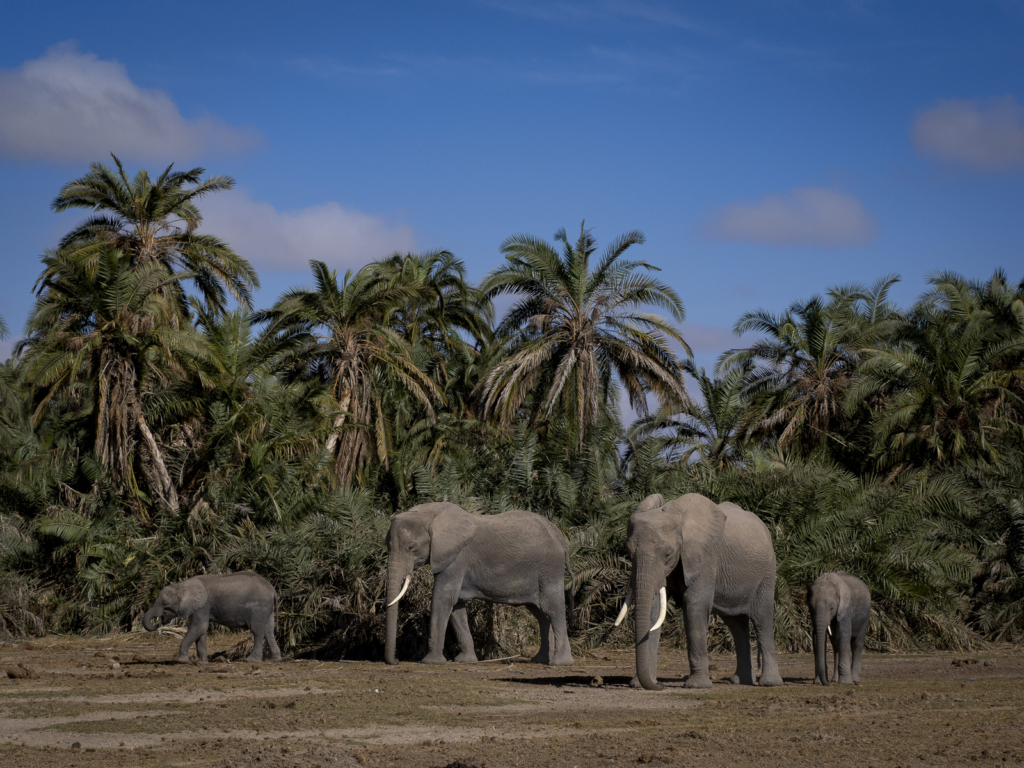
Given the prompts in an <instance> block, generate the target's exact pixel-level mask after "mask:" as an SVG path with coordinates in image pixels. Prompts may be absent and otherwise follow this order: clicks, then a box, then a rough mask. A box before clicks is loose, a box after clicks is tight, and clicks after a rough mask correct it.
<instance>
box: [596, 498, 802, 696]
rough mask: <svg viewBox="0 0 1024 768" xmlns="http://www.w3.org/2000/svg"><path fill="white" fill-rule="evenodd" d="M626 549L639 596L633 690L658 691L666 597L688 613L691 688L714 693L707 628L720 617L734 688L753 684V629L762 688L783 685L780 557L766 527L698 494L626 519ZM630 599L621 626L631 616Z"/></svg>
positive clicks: (644, 505)
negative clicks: (730, 647) (777, 629)
mask: <svg viewBox="0 0 1024 768" xmlns="http://www.w3.org/2000/svg"><path fill="white" fill-rule="evenodd" d="M626 548H627V550H628V551H629V556H630V559H631V560H632V563H633V572H632V576H631V577H630V593H631V595H635V596H636V678H634V680H633V681H632V683H631V685H633V686H634V687H641V686H642V687H643V688H646V689H647V690H654V691H660V690H661V689H662V688H663V685H662V684H661V683H659V682H658V679H657V674H658V640H659V638H660V635H661V629H660V628H661V624H662V622H664V620H665V613H666V610H667V608H668V604H667V595H668V594H671V595H672V598H673V599H674V600H675V602H676V604H677V605H679V606H681V607H682V609H683V619H684V621H685V624H686V650H687V656H688V657H689V662H690V675H689V677H687V678H686V682H685V683H684V685H685V687H687V688H710V687H711V677H710V676H709V675H708V620H709V619H710V618H711V614H716V615H718V616H721V617H722V619H723V620H724V621H725V624H726V626H727V627H728V628H729V631H730V632H732V636H733V640H734V641H735V644H736V673H735V674H734V675H733V677H732V682H734V683H743V684H747V685H753V684H754V669H753V664H752V663H751V655H750V628H749V624H750V622H753V624H754V632H755V633H756V634H757V642H758V646H759V647H760V649H761V657H762V662H763V668H762V672H761V677H760V678H759V681H758V682H760V684H761V685H781V684H782V678H781V677H780V676H779V668H778V662H777V661H776V659H775V638H774V612H775V550H774V548H773V547H772V539H771V535H770V534H769V533H768V529H767V528H766V527H765V525H764V523H762V522H761V520H760V519H759V518H758V517H757V516H756V515H754V514H752V513H750V512H747V511H746V510H743V509H740V508H739V507H738V506H736V505H735V504H732V503H729V502H725V503H723V504H715V503H714V502H713V501H711V500H710V499H707V498H705V497H704V496H701V495H700V494H696V493H689V494H686V495H685V496H680V497H679V498H678V499H675V500H673V501H670V502H668V503H667V504H666V503H665V499H664V497H663V496H662V495H661V494H654V495H653V496H648V497H647V498H646V499H644V500H643V501H642V502H641V503H640V505H639V506H638V507H637V509H636V511H635V512H634V513H633V515H632V517H630V519H629V531H628V539H627V541H626ZM629 602H630V595H627V597H626V603H625V604H624V605H623V606H622V611H621V612H620V613H619V618H618V620H617V621H616V624H619V623H621V621H622V619H624V618H625V616H626V611H627V610H628V608H629Z"/></svg>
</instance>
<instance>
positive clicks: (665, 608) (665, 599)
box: [650, 587, 668, 632]
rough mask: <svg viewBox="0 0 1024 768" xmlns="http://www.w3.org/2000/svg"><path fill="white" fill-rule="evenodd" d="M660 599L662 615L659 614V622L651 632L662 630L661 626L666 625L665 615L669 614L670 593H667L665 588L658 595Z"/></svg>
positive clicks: (655, 623)
mask: <svg viewBox="0 0 1024 768" xmlns="http://www.w3.org/2000/svg"><path fill="white" fill-rule="evenodd" d="M658 597H660V598H661V613H659V614H658V620H657V621H656V622H654V626H653V627H651V629H650V631H651V632H653V631H654V630H656V629H660V628H661V625H662V624H664V623H665V615H666V614H667V613H668V593H667V592H665V588H664V587H662V588H661V591H660V592H659V593H658Z"/></svg>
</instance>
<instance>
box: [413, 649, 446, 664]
mask: <svg viewBox="0 0 1024 768" xmlns="http://www.w3.org/2000/svg"><path fill="white" fill-rule="evenodd" d="M447 663H448V659H446V658H445V657H444V654H443V653H438V652H434V653H428V654H427V655H426V656H424V657H423V658H422V659H420V664H447Z"/></svg>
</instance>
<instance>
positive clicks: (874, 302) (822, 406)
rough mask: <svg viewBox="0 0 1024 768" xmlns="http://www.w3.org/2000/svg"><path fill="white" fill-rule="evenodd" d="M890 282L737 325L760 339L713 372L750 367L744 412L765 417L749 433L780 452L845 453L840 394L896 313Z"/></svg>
mask: <svg viewBox="0 0 1024 768" xmlns="http://www.w3.org/2000/svg"><path fill="white" fill-rule="evenodd" d="M897 280H898V278H896V277H892V276H886V277H883V278H882V279H880V280H879V281H877V282H876V283H875V284H874V286H872V288H871V289H870V290H865V289H863V288H861V287H860V286H856V285H854V286H849V287H840V288H833V289H832V290H830V291H829V294H828V298H827V299H826V298H822V297H820V296H814V297H812V298H811V299H810V300H809V301H806V302H799V301H798V302H794V303H793V304H791V305H790V306H789V308H788V309H787V310H786V312H784V313H783V314H781V315H777V316H776V315H773V314H771V313H770V312H767V311H765V310H763V309H759V310H755V311H753V312H746V313H744V314H743V315H742V316H741V317H740V319H739V321H738V322H737V323H736V327H735V328H734V329H733V330H734V332H735V333H736V334H743V333H746V332H749V331H755V332H759V333H762V334H765V336H766V338H763V339H761V340H759V341H756V342H755V343H754V344H752V345H751V346H750V347H747V348H745V349H733V350H729V351H728V352H726V353H725V354H724V355H723V356H722V358H721V360H719V362H718V365H717V367H716V372H717V373H727V372H728V371H730V370H731V369H733V368H735V367H737V366H745V365H748V364H749V363H750V362H755V363H757V366H756V367H755V368H754V370H753V371H752V372H750V373H749V374H748V379H747V388H746V393H747V394H748V395H749V396H750V398H751V404H752V405H753V406H754V407H755V408H761V409H763V410H764V411H765V415H764V416H763V418H762V419H761V420H760V423H759V424H758V425H757V429H756V430H755V431H756V432H758V433H760V434H761V435H763V436H768V435H773V436H775V437H776V438H777V440H778V442H779V445H780V446H781V447H786V446H789V445H798V446H801V447H803V448H804V449H805V450H806V449H807V448H809V447H811V446H823V445H826V444H827V441H828V440H833V441H836V442H837V443H838V444H840V445H845V444H844V441H843V440H842V438H841V434H842V433H843V431H844V426H845V422H846V414H845V412H844V408H843V406H844V394H845V392H846V390H847V389H848V388H849V387H850V386H851V385H852V383H853V381H854V378H855V375H856V370H857V366H858V364H859V362H860V357H861V354H862V352H863V350H864V349H865V348H867V346H868V345H870V344H871V343H872V342H873V341H874V340H876V339H879V338H881V337H883V336H884V334H885V333H886V332H887V331H888V330H889V329H890V328H891V327H892V323H893V321H894V318H895V317H896V316H897V314H898V313H897V310H896V309H895V308H894V307H893V306H892V305H891V304H890V303H889V300H888V292H889V289H890V288H891V287H892V285H893V284H895V283H896V282H897Z"/></svg>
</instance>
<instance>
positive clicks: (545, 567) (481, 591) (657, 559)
mask: <svg viewBox="0 0 1024 768" xmlns="http://www.w3.org/2000/svg"><path fill="white" fill-rule="evenodd" d="M387 547H388V569H387V593H386V598H385V599H386V603H387V626H386V637H385V645H384V659H385V661H386V662H387V663H388V664H397V663H398V659H397V658H396V656H395V646H396V634H397V628H398V607H399V601H400V600H401V599H402V597H403V596H404V595H405V593H406V590H407V589H408V588H409V583H410V580H411V578H412V574H413V572H414V571H415V570H416V569H417V568H419V567H421V566H423V565H426V564H428V563H429V564H430V569H431V571H432V572H433V574H434V588H433V593H432V597H431V608H430V636H429V638H428V646H427V647H428V650H427V655H426V656H425V657H424V658H423V659H422V661H423V662H425V663H428V664H441V663H444V662H445V657H444V654H443V648H444V638H445V631H446V629H447V627H448V624H449V622H450V623H451V626H452V628H453V629H454V631H455V636H456V639H457V641H458V644H459V653H458V655H457V656H456V657H455V661H456V662H474V661H476V660H477V658H476V651H475V650H474V648H473V638H472V635H471V634H470V630H469V621H468V619H467V616H466V601H467V600H473V599H482V600H489V601H491V602H494V603H504V604H507V605H524V606H526V607H527V608H528V609H529V611H530V612H531V613H532V614H533V615H534V617H536V619H537V621H538V622H539V624H540V650H539V652H538V653H537V655H536V656H534V657H533V659H532V661H534V662H538V663H543V664H550V665H553V666H570V665H572V663H573V658H572V652H571V650H570V647H569V636H568V633H567V629H566V597H567V596H568V599H569V600H570V611H571V610H572V606H571V600H572V594H573V589H572V587H570V589H569V590H566V589H565V573H566V571H570V569H569V554H568V550H567V547H566V542H565V538H564V537H563V536H562V533H561V531H559V530H558V528H556V527H555V526H554V525H553V524H552V523H551V522H550V521H549V520H547V519H546V518H544V517H542V516H540V515H537V514H534V513H532V512H525V511H522V510H516V511H511V512H503V513H502V514H498V515H474V514H471V513H469V512H467V511H465V510H464V509H462V508H461V507H459V506H457V505H455V504H451V503H448V502H437V503H429V504H420V505H419V506H416V507H413V508H412V509H410V510H408V511H406V512H402V513H400V514H397V515H395V516H394V517H393V518H392V520H391V528H390V530H389V531H388V537H387ZM626 549H627V551H628V553H629V557H630V560H631V562H632V573H631V575H630V584H629V591H628V592H627V594H626V600H625V602H624V603H623V606H622V610H621V612H620V613H619V616H618V618H617V620H616V622H615V623H616V625H618V624H620V623H621V622H622V621H623V620H624V619H625V617H626V614H627V612H628V610H629V608H630V606H631V605H635V606H636V617H635V622H634V624H635V627H636V643H635V646H636V677H634V678H633V681H632V682H631V685H632V686H633V687H635V688H645V689H647V690H661V689H662V687H663V686H662V684H661V683H659V682H658V640H659V636H660V634H661V626H662V624H663V623H664V621H665V615H666V611H667V608H668V597H669V596H670V595H671V597H672V598H673V600H675V603H676V605H677V607H679V608H680V609H681V611H682V613H683V620H684V624H685V627H686V648H687V655H688V661H689V665H690V674H689V676H688V677H687V678H686V680H685V682H684V686H685V687H687V688H709V687H710V686H711V677H710V675H709V673H708V651H707V640H708V622H709V621H710V619H711V616H712V615H716V616H719V617H721V619H722V620H723V622H724V623H725V625H726V627H728V629H729V631H730V632H731V634H732V637H733V641H734V644H735V647H736V671H735V673H734V674H733V675H732V677H731V678H730V679H731V681H732V682H733V683H740V684H746V685H753V684H754V682H755V680H754V666H753V663H752V658H751V645H750V629H751V625H753V630H754V634H755V635H756V637H757V643H758V648H759V650H760V655H761V659H762V668H761V675H760V676H759V677H758V678H757V682H758V683H759V684H760V685H765V686H770V685H781V684H782V677H781V676H780V675H779V668H778V662H777V660H776V657H775V640H774V600H775V551H774V548H773V546H772V540H771V535H770V534H769V532H768V529H767V528H766V527H765V525H764V523H763V522H761V520H760V518H758V517H757V516H756V515H754V514H753V513H751V512H748V511H746V510H744V509H741V508H740V507H738V506H736V505H735V504H732V503H730V502H723V503H721V504H715V503H714V502H713V501H711V500H710V499H707V498H705V497H704V496H701V495H699V494H696V493H690V494H686V495H685V496H680V497H679V498H677V499H674V500H672V501H669V502H666V501H665V499H664V498H663V497H662V496H661V494H654V495H652V496H648V497H647V498H646V499H644V500H643V501H642V502H641V503H640V505H639V506H638V507H637V509H636V511H635V512H634V513H633V515H632V516H631V517H630V520H629V529H628V538H627V541H626ZM570 578H571V571H570ZM808 607H809V608H810V612H811V624H812V628H813V642H814V673H815V678H814V680H815V683H820V684H822V685H828V684H829V682H830V678H829V674H828V661H827V652H826V638H827V637H828V638H830V639H831V644H832V649H833V654H834V656H835V660H834V663H833V675H832V678H831V682H836V681H838V682H840V683H859V682H860V667H861V655H862V653H863V651H864V639H865V636H866V634H867V629H868V619H869V617H870V613H871V595H870V592H869V590H868V588H867V586H866V585H865V584H864V582H862V581H861V580H860V579H858V578H856V577H855V576H851V575H849V574H847V573H843V572H836V573H826V574H823V575H822V576H820V577H819V578H818V579H817V580H816V581H815V582H814V583H813V584H812V585H811V587H810V589H809V591H808ZM276 613H277V593H276V591H275V590H274V587H273V586H272V585H271V584H270V583H269V582H268V581H266V580H265V579H264V578H262V577H261V576H259V575H257V574H256V573H253V572H252V571H241V572H238V573H232V574H229V575H221V576H217V575H205V576H196V577H194V578H191V579H186V580H185V581H181V582H178V583H177V584H171V585H169V586H167V587H164V588H163V589H162V590H161V591H160V594H159V596H158V597H157V599H156V602H154V603H153V605H152V607H150V609H149V610H148V611H146V613H145V615H144V617H143V620H142V623H143V626H144V627H145V628H146V629H147V630H149V631H153V630H155V629H156V627H157V621H156V620H157V619H158V618H159V619H161V620H162V621H163V622H164V623H166V622H169V621H172V620H174V619H176V618H185V617H189V626H188V631H187V633H186V635H185V637H184V639H183V640H182V642H181V647H180V649H179V652H178V661H179V662H187V661H188V651H189V648H190V647H191V645H192V644H193V643H195V645H196V653H197V655H198V657H199V661H200V663H205V662H206V661H207V655H206V633H207V630H208V629H209V625H210V622H215V623H217V624H221V625H223V626H226V627H246V628H248V629H249V630H251V631H252V633H253V638H254V643H253V650H252V653H250V654H249V656H248V660H249V661H260V660H261V659H262V658H263V643H264V640H266V642H267V644H268V645H269V647H270V658H271V659H272V660H278V659H280V658H281V651H280V649H279V648H278V646H277V642H276V640H275V639H274V621H275V616H276Z"/></svg>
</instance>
